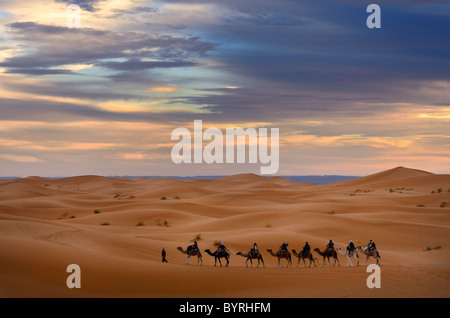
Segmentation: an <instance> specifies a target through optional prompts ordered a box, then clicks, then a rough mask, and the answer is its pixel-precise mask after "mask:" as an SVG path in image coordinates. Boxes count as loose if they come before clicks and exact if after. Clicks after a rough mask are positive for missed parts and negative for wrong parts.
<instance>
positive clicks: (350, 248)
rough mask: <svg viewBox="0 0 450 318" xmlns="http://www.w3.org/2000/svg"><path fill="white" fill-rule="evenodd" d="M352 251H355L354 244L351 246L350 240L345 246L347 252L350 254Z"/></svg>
mask: <svg viewBox="0 0 450 318" xmlns="http://www.w3.org/2000/svg"><path fill="white" fill-rule="evenodd" d="M354 250H356V247H355V244H353V242H352V240H350V243H349V244H348V246H347V251H348V253H349V254H350V253H351V252H352V251H354Z"/></svg>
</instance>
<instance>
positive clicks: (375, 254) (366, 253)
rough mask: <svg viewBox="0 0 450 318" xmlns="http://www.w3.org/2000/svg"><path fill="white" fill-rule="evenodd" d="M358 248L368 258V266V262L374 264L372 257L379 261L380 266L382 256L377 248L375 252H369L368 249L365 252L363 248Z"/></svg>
mask: <svg viewBox="0 0 450 318" xmlns="http://www.w3.org/2000/svg"><path fill="white" fill-rule="evenodd" d="M356 248H357V249H358V250H359V251H360V252H361V253H362V254H364V255H366V256H367V258H366V264H367V261H369V263H370V264H372V262H371V261H370V259H369V257H370V256H372V257H373V258H375V260H376V261H377V265H379V261H380V258H381V256H380V253H378V251H377V249H376V248H374V249H373V250H370V251H369V250H368V249H366V250H363V249H362V248H361V246H357V247H356Z"/></svg>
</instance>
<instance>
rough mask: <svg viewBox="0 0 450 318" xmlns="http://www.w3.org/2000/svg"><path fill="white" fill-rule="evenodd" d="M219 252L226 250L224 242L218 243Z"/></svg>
mask: <svg viewBox="0 0 450 318" xmlns="http://www.w3.org/2000/svg"><path fill="white" fill-rule="evenodd" d="M219 252H222V253H225V252H226V247H225V243H224V242H222V243H220V246H219Z"/></svg>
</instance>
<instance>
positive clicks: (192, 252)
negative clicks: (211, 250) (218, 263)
mask: <svg viewBox="0 0 450 318" xmlns="http://www.w3.org/2000/svg"><path fill="white" fill-rule="evenodd" d="M177 249H178V250H179V251H180V252H181V253H183V254H187V256H186V262H187V263H188V264H191V256H197V258H198V259H197V265H198V262H200V265H203V260H202V253H200V250H192V249H187V250H186V251H185V250H183V249H182V248H181V247H177Z"/></svg>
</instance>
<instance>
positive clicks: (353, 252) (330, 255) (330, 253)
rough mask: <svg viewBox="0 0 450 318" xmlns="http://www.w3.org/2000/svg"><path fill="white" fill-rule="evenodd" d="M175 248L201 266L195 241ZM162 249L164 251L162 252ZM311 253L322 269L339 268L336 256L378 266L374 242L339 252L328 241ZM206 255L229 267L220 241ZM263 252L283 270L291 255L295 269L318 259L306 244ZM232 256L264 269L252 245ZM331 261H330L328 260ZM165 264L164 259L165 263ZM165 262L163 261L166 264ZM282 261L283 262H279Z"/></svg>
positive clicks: (348, 263) (378, 256)
mask: <svg viewBox="0 0 450 318" xmlns="http://www.w3.org/2000/svg"><path fill="white" fill-rule="evenodd" d="M177 249H178V250H179V251H180V252H181V253H183V254H186V255H187V256H186V262H187V264H191V263H192V258H191V257H192V256H196V257H197V265H198V264H200V265H202V264H203V261H202V253H201V252H200V249H199V247H198V243H197V241H194V244H192V245H189V246H188V247H187V249H186V250H184V249H183V248H182V247H177ZM163 250H164V249H163ZM313 251H314V252H315V253H317V255H318V256H321V257H322V267H323V266H325V264H326V263H327V262H328V266H329V267H331V261H333V266H336V264H337V265H338V266H341V264H340V262H339V258H338V253H339V254H341V255H344V256H346V258H347V266H353V263H352V260H351V258H354V259H355V260H356V261H357V262H356V266H359V256H360V255H365V256H366V264H367V263H370V264H371V263H372V262H371V261H370V257H373V258H374V259H375V261H376V264H377V265H379V262H380V259H381V256H380V253H379V252H378V250H377V248H376V245H375V243H374V242H373V241H372V240H370V242H369V244H368V245H367V246H366V247H365V249H363V248H362V247H361V246H355V245H354V244H353V242H352V241H350V243H349V244H348V246H347V248H346V250H345V251H344V250H342V248H340V247H336V248H335V247H334V242H333V241H332V240H330V242H329V243H328V244H327V245H326V247H325V249H324V250H323V251H321V250H320V249H319V248H315V249H314V250H313ZM204 252H205V253H207V254H208V255H210V256H212V257H214V266H217V261H218V262H219V264H220V266H222V261H221V259H224V260H225V261H226V264H225V266H230V257H231V254H230V252H229V250H228V249H227V248H226V247H225V243H224V242H222V243H221V244H220V246H219V247H218V248H217V250H216V251H214V252H212V251H211V250H210V249H206V250H205V251H204ZM267 252H268V253H269V254H270V255H271V256H273V257H276V258H277V259H278V267H283V265H282V260H286V262H287V264H286V267H292V256H294V257H297V258H298V262H297V267H299V265H300V262H301V261H303V265H304V266H305V268H306V267H307V266H306V260H307V261H309V263H308V267H311V265H314V267H317V266H316V260H317V262H318V263H319V259H315V258H314V256H313V253H312V251H311V246H310V245H309V243H308V242H306V244H305V246H304V247H303V249H302V250H301V251H300V252H298V253H297V252H296V251H295V250H294V249H293V250H292V253H291V252H290V251H289V250H288V244H287V243H286V242H283V244H282V245H281V246H280V247H279V248H278V250H277V252H276V253H274V252H273V250H272V249H267ZM236 255H239V256H242V257H244V258H245V259H246V260H245V265H246V266H247V267H248V262H249V261H250V267H253V260H256V261H258V264H257V265H256V267H259V265H260V264H261V263H262V266H263V267H265V264H264V260H263V257H262V254H261V252H260V251H259V249H258V245H257V244H256V243H254V244H253V248H251V249H250V251H248V252H247V253H242V252H240V251H239V252H237V253H236ZM330 259H331V261H330ZM163 260H165V254H164V255H163ZM165 261H166V260H165ZM166 262H167V261H166ZM283 262H284V261H283Z"/></svg>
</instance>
